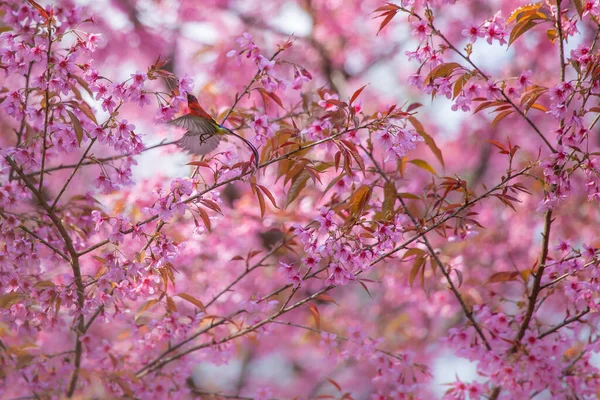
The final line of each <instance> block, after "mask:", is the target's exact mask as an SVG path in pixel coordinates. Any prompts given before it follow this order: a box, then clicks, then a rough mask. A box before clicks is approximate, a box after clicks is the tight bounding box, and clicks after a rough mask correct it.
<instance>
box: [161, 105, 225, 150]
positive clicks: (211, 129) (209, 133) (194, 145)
mask: <svg viewBox="0 0 600 400" xmlns="http://www.w3.org/2000/svg"><path fill="white" fill-rule="evenodd" d="M169 124H171V125H175V126H178V127H180V128H183V129H185V130H186V131H187V132H186V133H185V135H183V137H182V138H181V139H180V140H179V141H178V142H177V144H178V145H179V146H180V147H181V148H183V149H185V150H187V151H188V152H190V153H192V154H196V155H199V156H203V155H205V154H208V153H210V152H211V151H213V150H214V149H216V148H217V147H218V146H219V142H220V141H221V136H220V135H218V134H217V131H218V127H217V126H215V124H214V123H213V122H211V121H209V120H207V119H204V118H199V117H195V116H192V115H183V116H181V117H179V118H175V119H174V120H172V121H169Z"/></svg>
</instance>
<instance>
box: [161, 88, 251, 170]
mask: <svg viewBox="0 0 600 400" xmlns="http://www.w3.org/2000/svg"><path fill="white" fill-rule="evenodd" d="M187 100H188V108H189V109H190V112H189V113H188V114H186V115H182V116H181V117H179V118H175V119H174V120H172V121H169V123H170V124H173V125H176V126H179V127H180V128H183V129H185V130H186V132H185V135H183V137H182V138H181V139H179V140H178V141H177V144H178V145H179V146H180V147H182V148H183V149H185V150H187V151H188V152H190V153H192V154H196V155H199V156H203V155H206V154H208V153H210V152H211V151H213V150H214V149H216V148H217V147H218V146H219V142H220V141H221V138H222V137H223V136H224V135H233V136H235V137H237V138H238V139H241V140H243V141H244V143H246V144H247V145H248V147H250V150H252V153H254V163H255V164H256V166H257V167H258V161H259V160H258V151H257V150H256V147H254V146H253V145H252V143H250V142H249V141H248V140H246V139H244V138H243V137H241V136H240V135H238V134H237V133H234V132H232V131H231V130H229V129H227V128H225V127H224V126H222V125H219V123H218V122H217V121H215V120H214V119H213V117H211V116H210V115H209V114H208V113H207V112H206V111H204V109H203V108H202V107H201V106H200V104H199V103H198V99H197V98H196V97H194V96H192V95H191V94H189V93H187Z"/></svg>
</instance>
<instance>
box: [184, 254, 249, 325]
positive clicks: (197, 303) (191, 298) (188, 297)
mask: <svg viewBox="0 0 600 400" xmlns="http://www.w3.org/2000/svg"><path fill="white" fill-rule="evenodd" d="M240 258H241V257H240ZM175 296H178V297H181V298H182V299H184V300H186V301H188V302H190V303H192V304H193V305H195V306H196V307H198V308H199V309H200V310H201V311H202V312H203V313H204V314H206V307H204V304H203V303H202V302H201V301H200V300H198V299H197V298H195V297H194V296H192V295H191V294H187V293H178V294H176V295H175Z"/></svg>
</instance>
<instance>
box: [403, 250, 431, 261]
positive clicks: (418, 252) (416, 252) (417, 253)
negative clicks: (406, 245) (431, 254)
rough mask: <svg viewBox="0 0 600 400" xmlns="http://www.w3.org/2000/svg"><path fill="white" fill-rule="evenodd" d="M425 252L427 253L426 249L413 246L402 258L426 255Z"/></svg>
mask: <svg viewBox="0 0 600 400" xmlns="http://www.w3.org/2000/svg"><path fill="white" fill-rule="evenodd" d="M425 254H426V252H425V250H422V249H419V248H417V247H412V248H410V249H408V250H406V252H405V253H404V255H403V256H402V259H403V260H405V259H407V258H408V257H411V256H417V257H424V256H425Z"/></svg>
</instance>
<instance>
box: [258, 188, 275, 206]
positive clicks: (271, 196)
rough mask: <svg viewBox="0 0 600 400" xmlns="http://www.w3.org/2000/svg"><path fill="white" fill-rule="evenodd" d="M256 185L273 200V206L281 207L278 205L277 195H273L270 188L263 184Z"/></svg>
mask: <svg viewBox="0 0 600 400" xmlns="http://www.w3.org/2000/svg"><path fill="white" fill-rule="evenodd" d="M256 186H258V187H259V188H260V190H262V191H263V193H264V194H266V195H267V197H268V198H269V200H270V201H271V204H273V207H275V208H279V207H277V202H276V201H275V197H273V194H272V193H271V192H270V191H269V189H267V188H266V187H264V186H263V185H256Z"/></svg>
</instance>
